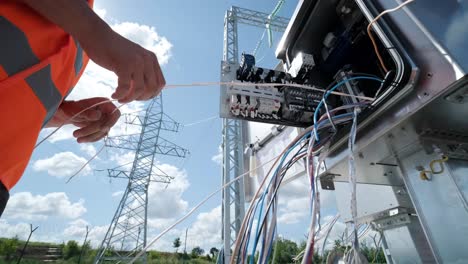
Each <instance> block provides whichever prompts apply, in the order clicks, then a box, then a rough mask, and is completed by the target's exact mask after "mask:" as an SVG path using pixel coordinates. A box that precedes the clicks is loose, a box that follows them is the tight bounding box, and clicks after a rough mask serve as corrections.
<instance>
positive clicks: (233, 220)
mask: <svg viewBox="0 0 468 264" xmlns="http://www.w3.org/2000/svg"><path fill="white" fill-rule="evenodd" d="M288 23H289V19H287V18H284V17H279V16H274V17H271V15H270V14H267V13H263V12H258V11H254V10H249V9H245V8H240V7H235V6H233V7H231V8H230V9H229V10H228V11H227V12H226V15H225V17H224V46H223V61H225V62H228V63H238V61H239V51H238V37H237V25H238V24H245V25H250V26H255V27H259V28H269V29H271V30H272V31H284V30H285V29H286V27H287V26H288ZM246 129H247V125H246V122H245V121H242V120H238V119H227V118H225V119H223V132H222V133H223V143H222V148H223V164H222V166H223V168H222V170H223V185H225V184H227V183H229V182H230V181H232V180H233V179H234V178H236V177H237V176H239V175H241V174H242V173H244V157H243V153H244V146H245V144H246V143H247V141H248V139H247V138H246V136H247V133H246V131H247V130H246ZM222 199H223V201H222V207H221V208H222V232H221V238H222V240H223V249H224V250H223V251H222V252H223V253H224V256H223V259H224V263H225V264H227V263H229V262H230V260H231V254H232V252H231V250H230V249H231V247H232V245H233V244H234V242H235V239H236V237H237V236H238V234H239V230H240V226H241V223H242V220H243V219H244V214H245V191H244V180H243V179H240V180H238V181H236V182H235V183H233V184H231V185H230V186H229V187H228V188H226V189H225V190H224V191H223V197H222Z"/></svg>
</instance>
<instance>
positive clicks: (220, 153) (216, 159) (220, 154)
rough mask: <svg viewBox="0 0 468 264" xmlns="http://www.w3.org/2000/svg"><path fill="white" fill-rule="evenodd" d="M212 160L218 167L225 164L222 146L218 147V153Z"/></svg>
mask: <svg viewBox="0 0 468 264" xmlns="http://www.w3.org/2000/svg"><path fill="white" fill-rule="evenodd" d="M211 160H212V161H214V162H215V163H216V164H218V165H222V164H223V149H222V148H221V146H219V147H218V153H217V154H216V155H214V156H213V157H211Z"/></svg>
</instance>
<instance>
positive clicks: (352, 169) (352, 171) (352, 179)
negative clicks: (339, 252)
mask: <svg viewBox="0 0 468 264" xmlns="http://www.w3.org/2000/svg"><path fill="white" fill-rule="evenodd" d="M357 115H358V107H355V108H354V113H353V124H352V126H351V131H350V133H349V140H348V148H349V158H348V166H349V186H350V191H351V206H350V207H351V208H350V209H351V216H352V219H353V223H352V227H353V243H352V252H353V256H354V260H355V261H356V260H357V261H358V262H359V257H358V255H357V251H358V249H359V238H358V234H357V227H356V226H357V223H356V222H357V201H356V185H357V184H356V164H355V161H354V144H355V142H356V130H357Z"/></svg>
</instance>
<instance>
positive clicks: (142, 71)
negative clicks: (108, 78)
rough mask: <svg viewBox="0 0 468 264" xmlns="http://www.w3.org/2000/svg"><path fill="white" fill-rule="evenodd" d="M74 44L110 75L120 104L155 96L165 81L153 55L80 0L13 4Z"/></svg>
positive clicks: (25, 1) (40, 0)
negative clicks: (66, 35) (31, 11)
mask: <svg viewBox="0 0 468 264" xmlns="http://www.w3.org/2000/svg"><path fill="white" fill-rule="evenodd" d="M17 1H18V2H22V3H24V4H26V5H28V6H29V7H31V8H32V9H34V10H35V11H36V12H38V13H39V14H41V15H42V16H43V17H45V18H47V19H48V20H50V21H51V22H53V23H54V24H56V25H58V26H60V27H61V28H63V29H64V30H65V31H66V32H68V33H69V34H70V35H72V36H73V37H74V38H76V39H77V40H78V42H79V43H80V44H81V46H82V47H83V49H84V50H85V51H86V53H87V54H88V56H89V57H90V58H91V59H92V60H93V61H94V62H96V63H97V64H98V65H100V66H102V67H104V68H106V69H108V70H111V71H113V72H114V73H115V74H116V75H117V77H118V87H117V89H116V91H115V93H114V94H113V95H112V98H113V99H117V100H118V101H119V102H120V103H127V102H131V101H134V100H148V99H150V98H153V97H155V96H157V95H158V94H159V93H160V92H161V90H162V88H163V87H164V85H165V79H164V76H163V73H162V71H161V67H160V65H159V63H158V60H157V57H156V55H155V54H154V53H153V52H151V51H148V50H146V49H144V48H142V47H141V46H139V45H138V44H136V43H134V42H132V41H129V40H127V39H126V38H124V37H122V36H121V35H119V34H118V33H116V32H115V31H113V30H112V28H111V27H110V26H109V25H107V23H106V22H105V21H103V20H102V19H101V18H100V17H99V16H98V15H97V14H96V13H95V12H94V11H93V10H92V9H91V8H90V7H89V6H88V5H87V3H86V1H84V0H17Z"/></svg>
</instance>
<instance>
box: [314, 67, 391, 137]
mask: <svg viewBox="0 0 468 264" xmlns="http://www.w3.org/2000/svg"><path fill="white" fill-rule="evenodd" d="M353 80H372V81H377V82H382V80H381V79H379V78H375V77H369V76H356V77H351V78H347V79H345V80H343V81H341V82H339V83H337V84H335V86H333V87H332V88H330V90H328V91H327V92H326V93H325V94H324V95H323V99H322V100H320V103H319V104H318V106H317V108H316V109H315V112H314V127H315V128H317V127H316V125H315V124H316V123H317V118H318V113H319V110H320V107H321V106H322V105H323V102H324V101H325V100H326V99H327V97H328V96H329V95H330V94H331V92H333V91H334V90H336V89H337V88H338V87H340V86H341V85H343V84H345V83H347V82H350V81H353ZM314 135H315V138H316V139H317V142H318V141H319V137H318V133H317V129H315V130H314Z"/></svg>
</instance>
